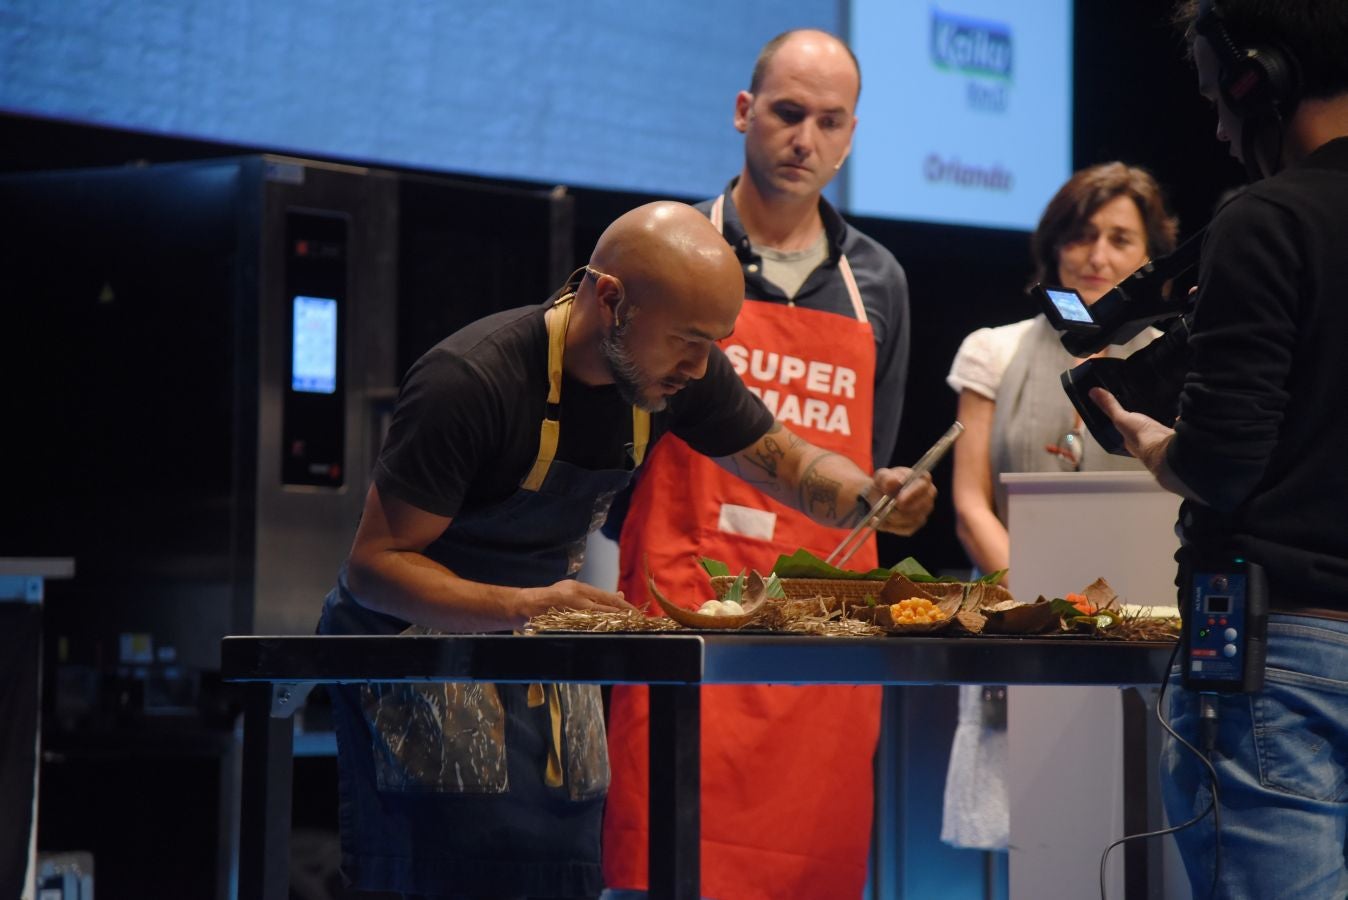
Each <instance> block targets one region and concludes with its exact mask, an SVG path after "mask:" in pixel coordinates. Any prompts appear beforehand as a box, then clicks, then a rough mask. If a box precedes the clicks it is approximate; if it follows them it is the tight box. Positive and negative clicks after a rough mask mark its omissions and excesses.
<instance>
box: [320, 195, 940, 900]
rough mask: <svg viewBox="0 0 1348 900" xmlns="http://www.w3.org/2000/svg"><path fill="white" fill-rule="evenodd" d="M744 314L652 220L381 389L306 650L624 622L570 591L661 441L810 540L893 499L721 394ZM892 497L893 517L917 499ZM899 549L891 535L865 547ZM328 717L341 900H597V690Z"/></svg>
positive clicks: (393, 688) (434, 690)
mask: <svg viewBox="0 0 1348 900" xmlns="http://www.w3.org/2000/svg"><path fill="white" fill-rule="evenodd" d="M577 279H578V281H577ZM743 297H744V282H743V277H742V276H741V274H740V266H739V263H738V261H737V260H736V259H735V255H734V253H733V252H732V251H731V250H730V248H729V247H728V246H727V244H726V243H725V241H724V240H723V239H722V238H721V235H720V234H719V233H718V232H717V230H716V229H715V228H713V227H712V226H711V224H710V223H709V222H708V221H707V219H706V218H705V217H703V216H702V215H701V214H700V213H698V212H697V211H696V210H694V209H693V208H692V207H689V206H684V205H683V204H679V203H652V204H648V205H646V206H642V207H639V208H638V209H635V210H632V211H631V212H629V213H627V214H626V215H624V216H622V217H621V218H619V219H618V220H617V221H616V222H614V223H613V224H612V225H610V226H609V228H608V229H607V230H606V231H605V232H604V234H603V235H602V236H601V237H600V239H599V243H598V245H597V246H596V247H595V250H594V253H593V255H592V256H591V258H590V264H589V265H588V266H585V267H584V269H583V270H579V271H578V272H577V273H576V276H575V277H573V280H572V281H571V282H569V283H568V285H567V286H565V287H564V288H563V289H562V290H561V291H560V292H559V293H558V295H557V296H556V297H555V298H554V299H552V300H549V301H548V302H547V303H545V304H543V305H541V306H531V307H525V308H522V309H515V310H511V311H509V312H503V313H498V314H496V315H493V316H489V317H487V318H485V319H482V320H480V321H478V322H475V323H473V324H472V325H469V326H468V327H466V328H464V329H463V330H462V331H459V332H457V333H456V334H454V335H451V336H450V337H448V338H446V339H445V340H443V341H441V342H440V343H439V344H437V345H436V346H435V347H433V348H432V349H431V350H430V351H429V352H427V353H426V355H425V356H423V357H422V358H421V359H420V360H418V361H417V363H416V364H415V365H414V366H413V367H412V369H411V371H410V372H408V374H407V377H406V379H405V380H404V382H403V385H402V389H401V392H400V395H399V397H398V405H397V409H396V411H395V413H394V417H393V424H392V426H391V428H390V430H389V434H388V438H387V439H386V441H385V443H384V447H383V450H382V452H381V453H380V456H379V462H378V463H377V465H376V468H375V472H374V486H373V487H371V489H370V492H369V496H368V497H367V498H366V502H365V510H364V513H363V515H362V518H361V522H360V526H359V528H358V529H357V532H356V538H355V543H354V544H353V546H352V548H351V554H350V557H349V559H348V561H347V565H346V566H345V567H344V569H343V571H342V572H341V573H340V574H339V576H338V580H337V587H336V589H335V590H334V591H333V592H332V593H331V594H329V595H328V598H327V600H326V602H325V604H324V608H323V614H322V618H321V620H320V623H319V631H320V633H322V634H385V635H388V634H400V633H404V632H408V631H417V630H420V631H425V630H426V629H428V628H429V629H433V630H439V631H450V632H487V631H510V630H511V629H515V628H518V627H520V626H521V625H523V624H524V623H525V621H527V620H528V619H529V618H530V617H531V616H533V615H536V614H538V613H541V612H545V611H547V610H549V609H553V608H569V609H593V610H621V609H625V608H628V607H627V604H626V603H625V601H624V600H623V597H622V595H621V594H614V593H609V592H606V591H602V590H599V589H597V588H594V587H591V586H589V585H586V584H582V583H580V582H578V581H575V580H574V576H575V574H576V572H577V571H578V570H579V569H580V566H581V559H582V555H583V551H584V547H585V539H586V536H587V535H588V534H589V532H590V531H591V530H592V529H594V528H595V527H597V525H598V523H599V522H602V521H603V518H604V512H605V510H606V508H607V505H608V503H609V500H610V499H611V498H612V496H613V494H614V493H615V492H616V491H618V490H619V489H620V488H622V487H623V486H624V485H625V484H626V483H627V481H628V479H629V478H630V477H631V475H632V472H633V470H634V469H635V468H636V467H637V466H639V465H640V464H641V461H642V460H643V459H644V458H645V457H646V455H647V453H648V451H649V449H650V448H651V447H652V446H653V445H654V444H655V443H656V442H657V441H659V440H660V438H661V436H662V435H664V434H666V433H673V434H676V435H678V436H679V437H680V438H682V439H683V441H685V442H686V443H687V444H688V445H689V446H691V447H693V448H695V449H696V450H697V451H698V452H700V453H703V454H706V455H707V456H710V457H715V458H717V459H718V461H719V462H721V463H722V464H723V465H724V466H726V467H727V468H729V469H730V470H732V471H739V472H741V473H742V474H743V475H744V476H745V477H748V478H753V479H754V480H755V483H758V484H759V485H760V487H762V488H763V489H765V490H769V491H771V492H772V493H773V494H774V496H776V497H778V498H779V499H781V500H782V501H783V502H786V503H789V504H791V505H793V506H795V507H796V508H798V509H801V510H803V511H804V512H806V513H807V514H809V515H810V516H812V517H815V518H817V519H819V520H820V521H826V522H830V523H834V524H840V525H841V524H847V523H848V522H849V521H851V520H853V519H854V517H855V516H856V515H857V511H858V504H857V497H858V495H867V496H871V497H875V496H878V495H879V493H880V492H889V491H893V490H895V489H897V486H898V485H899V483H900V481H901V478H902V476H903V474H904V472H903V470H890V469H881V470H879V471H877V472H876V473H874V475H868V474H867V473H866V472H864V471H862V470H861V469H860V468H858V467H857V466H856V465H855V464H853V463H852V462H850V461H849V460H848V459H847V458H846V457H844V456H841V455H838V454H834V453H829V452H826V451H824V450H820V449H818V448H816V447H814V446H812V445H810V444H808V443H806V442H805V441H803V440H800V439H799V438H797V437H795V436H794V435H793V434H791V433H790V432H789V431H788V430H787V429H785V428H784V427H782V426H781V425H780V424H778V423H777V422H776V421H774V419H773V417H772V415H771V414H770V413H769V412H768V411H767V409H766V408H765V407H764V406H763V404H762V403H761V402H760V401H759V400H758V399H757V398H756V397H755V396H754V395H753V394H751V393H750V392H749V391H748V389H747V388H746V387H745V386H744V384H743V383H742V382H741V381H740V379H739V378H737V377H736V376H735V373H734V370H733V368H732V367H731V364H730V362H729V361H728V360H727V359H726V357H725V355H724V354H723V353H722V352H721V351H720V349H719V348H718V347H717V346H716V342H717V341H718V340H721V339H723V338H725V337H726V336H728V335H729V334H730V333H731V332H732V331H733V330H734V327H735V319H736V316H737V315H738V314H739V311H740V306H741V304H742V302H743ZM911 493H913V494H914V495H915V496H916V499H909V500H908V501H907V502H906V503H905V504H904V506H905V509H906V510H908V511H909V514H911V509H912V506H913V504H914V503H916V504H918V505H921V504H922V503H925V504H926V505H927V506H928V507H929V506H930V503H931V496H932V495H933V494H934V491H933V489H932V488H931V487H930V485H929V484H924V485H922V486H921V487H920V488H919V490H918V491H916V492H911ZM908 494H909V492H906V494H905V495H906V496H907V495H908ZM903 526H904V522H903V521H902V520H901V519H900V518H899V517H898V515H897V514H896V518H895V519H894V520H892V521H890V522H887V523H886V525H885V527H887V528H900V527H903ZM333 707H334V719H335V725H336V728H337V736H338V743H337V747H338V764H339V774H340V796H341V810H340V824H341V831H342V868H343V872H344V874H345V875H346V877H347V878H348V879H349V880H350V881H351V882H352V883H353V884H354V886H355V887H356V888H358V889H363V890H383V891H395V892H400V893H403V894H405V895H411V896H416V897H449V896H453V897H483V898H487V897H490V898H524V897H594V896H597V895H598V894H599V892H600V890H601V888H602V884H601V877H600V868H599V832H600V816H601V812H602V806H603V799H604V794H605V792H606V790H607V788H608V780H609V769H608V756H607V750H606V747H605V739H604V726H603V719H602V712H601V707H600V700H599V691H598V689H597V688H596V687H594V686H587V685H560V684H557V685H554V684H549V685H513V684H501V685H492V684H462V683H456V684H427V685H419V684H385V685H368V686H359V685H344V686H341V687H339V688H337V689H335V690H334V691H333ZM559 745H560V746H559Z"/></svg>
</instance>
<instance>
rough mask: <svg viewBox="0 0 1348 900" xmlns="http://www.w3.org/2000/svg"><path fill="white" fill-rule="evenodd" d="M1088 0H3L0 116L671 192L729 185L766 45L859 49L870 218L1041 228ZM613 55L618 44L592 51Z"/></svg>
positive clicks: (843, 201)
mask: <svg viewBox="0 0 1348 900" xmlns="http://www.w3.org/2000/svg"><path fill="white" fill-rule="evenodd" d="M1072 11H1073V0H1036V2H1034V3H1025V4H1008V3H1005V2H1004V0H850V2H848V0H843V2H838V0H790V2H788V3H781V2H779V0H743V2H741V3H737V4H733V5H730V6H727V5H726V4H723V3H714V2H712V0H688V2H686V3H665V2H661V0H633V2H630V3H613V2H611V0H576V2H574V3H567V4H540V3H534V2H531V0H499V2H496V3H489V4H460V3H439V2H435V0H390V2H388V3H382V4H369V3H365V2H363V0H330V2H328V3H325V4H319V5H314V4H294V3H260V2H244V3H219V2H215V0H176V2H174V3H167V4H166V3H163V2H162V0H123V2H120V3H113V4H109V3H93V2H89V0H75V2H61V3H52V2H49V0H7V2H6V3H5V11H4V13H3V14H0V112H12V113H19V114H25V115H36V116H42V117H46V118H54V119H62V120H70V121H76V122H86V123H91V124H95V125H106V126H111V127H115V128H129V129H133V130H138V131H144V132H150V133H157V134H166V135H177V136H184V137H189V138H198V139H203V140H208V141H219V142H224V143H227V144H234V145H238V146H241V147H248V148H257V149H258V150H265V151H274V152H281V153H292V154H298V155H305V156H313V157H318V158H322V159H335V160H349V161H353V162H356V163H359V164H363V165H381V164H383V165H395V166H409V167H413V168H421V169H428V170H433V171H439V172H462V173H469V174H473V175H480V176H486V177H489V178H505V179H521V180H526V181H532V182H539V183H543V184H547V185H552V184H563V185H570V186H577V187H596V188H606V189H612V190H620V191H637V192H642V193H651V194H657V195H662V196H667V197H678V198H684V199H703V198H706V197H709V196H713V195H715V194H716V193H718V192H719V191H720V190H721V189H722V188H723V187H724V186H725V184H726V182H727V181H728V180H729V178H730V177H731V176H732V175H734V174H736V173H738V172H739V171H740V169H741V167H742V164H743V140H742V138H741V136H740V135H739V134H738V133H737V132H736V131H735V129H734V127H733V126H732V124H731V122H732V116H733V111H734V101H735V94H736V92H738V91H740V90H743V89H747V88H748V86H749V85H748V82H749V77H750V72H751V70H752V68H753V64H754V60H755V58H756V56H757V54H758V51H759V49H760V48H761V47H762V46H763V44H764V43H765V42H766V41H767V40H768V39H769V38H771V37H773V36H774V35H776V34H778V33H779V32H781V31H784V30H787V29H791V28H801V27H810V28H821V29H823V30H825V31H831V32H833V33H839V31H840V30H841V29H842V28H843V23H844V22H846V23H848V25H849V26H850V33H849V34H843V35H842V36H843V37H844V38H846V39H848V40H849V41H850V43H851V44H852V47H853V49H854V50H855V52H856V54H857V57H858V58H859V60H860V62H861V67H862V76H863V77H862V81H863V83H864V85H865V89H864V90H863V92H862V95H861V99H860V103H859V105H858V109H857V114H858V119H859V124H858V126H857V131H856V138H855V142H854V145H853V152H852V155H851V157H850V160H849V162H848V164H847V166H846V167H845V168H844V169H843V170H842V175H841V177H840V178H838V179H836V180H835V183H834V184H833V185H831V186H830V188H829V193H828V195H829V197H830V199H833V200H834V201H835V202H837V203H839V204H840V205H841V206H842V207H843V208H844V209H845V210H847V211H849V212H852V213H854V214H860V215H872V216H881V217H886V218H897V219H907V220H911V221H918V222H940V223H951V224H961V225H975V226H984V227H995V228H1010V229H1024V230H1028V229H1030V228H1032V227H1033V226H1034V223H1035V220H1036V218H1037V216H1038V213H1039V211H1040V210H1041V209H1042V208H1043V205H1044V203H1045V202H1046V201H1047V199H1048V198H1049V197H1050V196H1051V195H1052V193H1053V191H1054V190H1056V189H1057V187H1058V185H1059V184H1060V183H1061V182H1062V181H1063V180H1064V179H1065V178H1066V177H1067V175H1068V174H1069V172H1070V167H1071V155H1072V154H1071V151H1072V147H1071V100H1072ZM600 48H602V53H601V52H598V51H599V49H600Z"/></svg>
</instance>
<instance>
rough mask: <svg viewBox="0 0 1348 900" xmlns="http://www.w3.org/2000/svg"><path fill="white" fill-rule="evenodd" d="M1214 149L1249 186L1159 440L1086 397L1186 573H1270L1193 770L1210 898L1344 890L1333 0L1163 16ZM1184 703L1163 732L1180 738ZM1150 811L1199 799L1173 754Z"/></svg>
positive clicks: (1344, 380)
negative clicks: (1146, 483) (1173, 519)
mask: <svg viewBox="0 0 1348 900" xmlns="http://www.w3.org/2000/svg"><path fill="white" fill-rule="evenodd" d="M1178 18H1179V20H1180V24H1182V25H1184V26H1185V27H1186V34H1187V36H1188V38H1189V40H1190V44H1191V49H1192V55H1193V60H1194V63H1195V66H1196V68H1197V71H1198V82H1199V91H1200V93H1202V95H1203V96H1204V97H1206V98H1207V99H1208V100H1210V101H1211V102H1212V103H1213V104H1214V105H1215V106H1216V110H1217V138H1218V140H1221V141H1226V142H1228V143H1229V144H1230V146H1231V150H1232V153H1233V155H1235V156H1236V157H1237V158H1238V159H1240V160H1241V161H1242V162H1243V163H1244V164H1245V166H1246V168H1247V170H1249V171H1250V172H1251V174H1252V175H1253V176H1255V177H1261V176H1262V178H1263V180H1260V181H1258V182H1257V183H1256V184H1254V185H1252V186H1251V187H1250V188H1249V189H1248V190H1246V191H1245V192H1244V193H1243V194H1241V195H1240V196H1238V197H1236V198H1234V199H1233V200H1232V201H1231V202H1230V203H1228V204H1227V205H1226V206H1225V207H1224V208H1222V209H1221V210H1220V211H1219V213H1218V214H1217V216H1216V217H1215V218H1214V220H1213V222H1212V224H1211V225H1210V226H1209V227H1208V231H1207V237H1206V240H1205V243H1204V246H1203V252H1202V260H1201V263H1200V269H1199V281H1198V284H1199V289H1198V290H1199V293H1198V296H1197V306H1196V309H1195V312H1194V318H1193V324H1192V332H1191V336H1190V341H1189V346H1190V350H1191V354H1192V357H1191V362H1190V369H1189V373H1188V376H1187V378H1186V379H1185V384H1184V388H1183V391H1182V393H1181V395H1180V404H1179V418H1178V420H1177V421H1176V422H1175V423H1174V429H1173V430H1172V429H1171V428H1170V427H1168V426H1167V425H1166V424H1163V423H1160V422H1157V421H1155V420H1153V419H1151V418H1148V417H1146V416H1145V415H1142V414H1140V413H1136V412H1129V411H1127V410H1124V409H1123V408H1122V407H1121V406H1120V405H1119V404H1118V402H1117V401H1116V400H1115V398H1114V397H1113V396H1112V395H1110V394H1109V393H1108V392H1107V391H1104V390H1102V389H1098V388H1097V389H1095V390H1093V391H1092V392H1091V397H1092V399H1094V400H1095V401H1096V403H1098V404H1099V405H1100V407H1101V408H1102V409H1103V410H1104V411H1105V412H1106V413H1107V414H1108V415H1109V417H1110V418H1111V420H1112V421H1113V422H1114V424H1115V426H1116V427H1117V428H1118V429H1119V431H1120V432H1121V434H1122V435H1123V437H1124V439H1125V443H1126V445H1127V447H1128V449H1129V451H1130V452H1131V453H1132V454H1133V455H1134V456H1136V457H1138V458H1139V459H1141V460H1142V461H1143V463H1144V464H1145V465H1146V466H1147V468H1148V469H1150V470H1151V472H1152V473H1153V474H1154V475H1155V476H1156V478H1157V480H1158V481H1159V482H1160V483H1161V485H1162V486H1164V487H1166V488H1167V489H1169V490H1172V491H1174V492H1176V493H1179V494H1182V495H1183V496H1184V497H1185V498H1187V500H1186V502H1185V503H1184V504H1183V505H1182V507H1181V510H1180V528H1181V531H1182V535H1183V540H1184V549H1183V550H1181V551H1180V555H1181V559H1182V561H1183V559H1184V558H1186V557H1191V556H1192V555H1194V554H1196V553H1205V554H1206V553H1214V552H1215V553H1221V554H1226V555H1228V556H1242V557H1244V558H1246V559H1249V560H1252V561H1255V562H1258V563H1260V564H1262V565H1263V567H1264V568H1265V570H1266V571H1267V573H1268V580H1269V594H1270V597H1269V599H1270V607H1271V613H1272V614H1271V616H1270V618H1269V626H1268V660H1267V670H1266V680H1265V686H1264V687H1263V688H1262V689H1261V690H1259V691H1258V692H1256V693H1253V694H1225V695H1222V696H1221V699H1220V701H1219V703H1218V712H1219V717H1220V718H1219V722H1220V724H1219V726H1218V730H1217V734H1216V744H1215V748H1214V752H1213V753H1212V754H1211V760H1212V763H1213V765H1214V766H1215V768H1216V772H1217V776H1218V781H1217V785H1218V788H1219V793H1220V798H1221V807H1220V809H1221V826H1222V827H1221V833H1220V841H1221V851H1220V854H1221V855H1220V859H1221V867H1220V868H1221V871H1220V876H1219V878H1220V881H1219V884H1218V885H1217V888H1216V893H1217V895H1218V896H1221V897H1226V898H1243V897H1250V898H1270V897H1306V898H1321V897H1344V896H1348V864H1346V863H1345V831H1346V829H1348V527H1345V524H1344V517H1345V511H1346V510H1348V465H1345V458H1344V456H1345V452H1344V448H1345V447H1348V414H1345V411H1344V409H1343V403H1342V396H1343V391H1344V387H1345V385H1348V352H1346V349H1345V341H1346V340H1348V237H1346V236H1348V50H1345V48H1348V2H1345V0H1329V2H1320V3H1288V2H1277V0H1215V2H1212V3H1209V2H1206V0H1204V2H1203V3H1201V4H1200V3H1197V2H1192V0H1191V2H1188V3H1184V4H1181V6H1180V8H1179V10H1178ZM1197 710H1198V706H1197V697H1196V696H1195V695H1194V694H1193V693H1192V692H1188V691H1185V690H1182V689H1177V690H1175V691H1174V693H1173V694H1172V697H1171V703H1170V716H1171V721H1172V724H1173V725H1174V726H1175V728H1176V730H1177V731H1178V733H1179V734H1181V735H1182V736H1184V737H1185V738H1186V739H1187V740H1190V741H1191V742H1195V743H1196V739H1195V735H1196V733H1197V731H1198V728H1197V726H1198V722H1197V717H1198V713H1197ZM1163 779H1164V782H1165V783H1164V791H1165V801H1166V810H1167V814H1168V816H1169V817H1170V819H1171V821H1172V822H1181V821H1184V820H1187V819H1189V818H1191V817H1193V816H1194V815H1196V814H1198V813H1200V812H1202V811H1203V810H1204V809H1205V808H1206V807H1207V805H1208V801H1209V799H1210V796H1211V794H1210V787H1209V783H1208V782H1209V776H1208V774H1207V771H1206V769H1205V768H1204V766H1203V765H1202V763H1201V762H1200V761H1199V760H1197V759H1196V758H1195V757H1194V755H1193V754H1190V753H1187V752H1185V751H1183V750H1182V749H1181V748H1180V747H1178V746H1177V744H1176V743H1175V742H1174V741H1170V742H1168V744H1167V747H1166V751H1165V759H1164V761H1163ZM1176 838H1177V840H1178V842H1179V845H1180V849H1181V852H1182V854H1183V856H1184V860H1185V865H1186V866H1187V869H1188V873H1189V879H1190V882H1191V884H1192V885H1193V888H1194V896H1195V897H1201V896H1207V894H1208V889H1209V885H1210V882H1211V879H1212V877H1213V862H1214V859H1213V854H1214V850H1215V841H1214V827H1213V817H1212V816H1208V817H1206V818H1204V819H1203V821H1202V822H1201V823H1200V824H1199V825H1198V826H1197V827H1194V828H1189V829H1185V830H1183V831H1181V832H1179V833H1178V834H1177V835H1176Z"/></svg>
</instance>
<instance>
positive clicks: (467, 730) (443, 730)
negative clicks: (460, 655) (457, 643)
mask: <svg viewBox="0 0 1348 900" xmlns="http://www.w3.org/2000/svg"><path fill="white" fill-rule="evenodd" d="M361 709H362V711H363V712H364V714H365V720H366V723H367V724H368V725H369V726H370V733H371V735H372V738H373V748H372V749H373V752H374V767H375V780H376V784H377V786H378V788H379V790H381V791H390V792H403V793H459V794H503V793H505V792H506V791H508V790H509V789H510V782H509V779H508V778H507V776H506V743H505V708H504V706H503V705H502V703H501V695H500V693H499V692H498V691H497V689H496V685H494V684H488V683H483V682H449V683H444V684H406V683H390V684H367V685H364V686H362V687H361Z"/></svg>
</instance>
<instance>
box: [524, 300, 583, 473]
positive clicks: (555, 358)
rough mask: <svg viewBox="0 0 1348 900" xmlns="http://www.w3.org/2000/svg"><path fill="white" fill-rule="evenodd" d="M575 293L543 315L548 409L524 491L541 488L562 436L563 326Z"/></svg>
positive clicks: (566, 321) (564, 335)
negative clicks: (535, 457)
mask: <svg viewBox="0 0 1348 900" xmlns="http://www.w3.org/2000/svg"><path fill="white" fill-rule="evenodd" d="M575 297H576V295H575V294H567V295H566V296H565V297H563V298H562V299H560V300H558V301H557V302H556V303H555V304H554V305H553V307H552V309H550V310H548V311H547V312H546V313H544V314H543V316H544V320H545V321H546V322H547V323H548V406H547V411H546V412H545V413H544V414H543V427H542V429H541V431H540V433H539V437H538V459H536V460H534V465H533V468H532V469H530V470H529V474H528V475H526V476H525V478H524V482H523V483H522V484H521V485H520V487H521V488H523V489H524V490H526V491H536V490H538V489H539V488H540V487H542V486H543V479H544V478H546V477H547V474H548V469H549V468H550V467H551V466H552V460H553V458H554V457H556V456H557V440H558V438H559V437H560V435H561V433H562V423H561V421H560V419H559V418H558V417H559V416H560V415H561V410H560V406H561V402H562V353H563V351H564V350H566V326H567V324H568V323H569V322H570V321H571V301H572V300H574V299H575Z"/></svg>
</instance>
